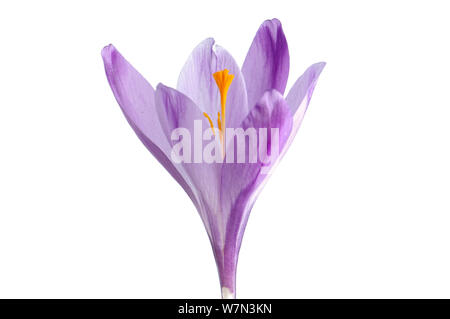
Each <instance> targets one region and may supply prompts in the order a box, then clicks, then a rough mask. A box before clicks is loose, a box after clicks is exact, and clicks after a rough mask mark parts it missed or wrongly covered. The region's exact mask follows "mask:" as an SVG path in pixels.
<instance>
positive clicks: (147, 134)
mask: <svg viewBox="0 0 450 319" xmlns="http://www.w3.org/2000/svg"><path fill="white" fill-rule="evenodd" d="M102 57H103V62H104V64H105V71H106V76H107V78H108V82H109V85H110V86H111V89H112V91H113V93H114V96H115V97H116V100H117V102H118V103H119V105H120V107H121V109H122V111H123V113H124V115H125V117H126V119H127V120H128V123H129V124H130V125H131V127H132V128H133V130H134V131H135V133H136V134H137V136H138V137H139V139H140V140H141V141H142V143H143V144H144V145H145V146H146V147H147V149H148V150H149V151H150V152H151V153H152V154H153V156H155V157H156V159H157V160H158V161H159V162H160V163H161V164H162V165H163V166H164V167H165V168H166V169H167V171H168V172H169V173H170V174H171V175H172V177H173V178H175V180H176V181H177V182H178V183H179V184H180V185H181V187H183V189H184V190H185V191H186V193H187V194H188V195H189V197H190V198H191V199H192V201H193V202H194V204H195V205H196V206H197V205H198V202H197V199H196V195H195V191H194V190H193V188H192V186H191V185H190V182H189V180H188V179H187V177H186V175H185V173H184V172H183V170H182V167H175V165H174V164H173V163H172V162H171V161H170V158H169V156H170V145H169V143H168V142H167V139H166V138H165V136H164V135H163V132H162V129H161V125H160V124H159V119H158V116H157V113H156V109H155V91H154V90H153V88H152V86H151V85H150V84H149V83H148V82H147V81H146V80H145V79H144V78H143V77H142V75H140V74H139V73H138V72H137V71H136V70H135V69H134V68H133V67H132V66H131V64H130V63H128V62H127V61H126V60H125V59H124V58H123V56H122V55H121V54H120V53H119V51H117V50H116V48H115V47H114V46H113V45H108V46H106V47H105V48H104V49H103V50H102Z"/></svg>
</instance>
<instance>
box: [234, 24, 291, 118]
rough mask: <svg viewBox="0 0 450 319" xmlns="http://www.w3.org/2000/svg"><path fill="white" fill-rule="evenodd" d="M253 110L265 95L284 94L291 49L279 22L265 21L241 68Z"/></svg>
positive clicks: (249, 104)
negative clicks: (268, 93) (271, 91)
mask: <svg viewBox="0 0 450 319" xmlns="http://www.w3.org/2000/svg"><path fill="white" fill-rule="evenodd" d="M242 73H243V74H244V78H245V85H246V87H247V96H248V106H249V108H250V109H251V108H252V107H253V106H254V105H255V104H256V103H257V102H258V101H259V99H260V98H261V96H262V95H263V94H264V92H266V91H268V90H271V89H275V90H277V91H279V92H280V93H281V94H283V93H284V90H285V88H286V83H287V80H288V75H289V50H288V45H287V42H286V38H285V36H284V33H283V29H282V27H281V23H280V21H278V20H277V19H273V20H266V21H264V23H263V24H262V25H261V26H260V27H259V29H258V32H257V33H256V35H255V38H254V39H253V42H252V44H251V46H250V49H249V51H248V53H247V57H246V58H245V61H244V64H243V66H242Z"/></svg>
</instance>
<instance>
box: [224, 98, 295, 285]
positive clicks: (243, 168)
mask: <svg viewBox="0 0 450 319" xmlns="http://www.w3.org/2000/svg"><path fill="white" fill-rule="evenodd" d="M242 127H243V128H244V130H245V129H247V128H252V127H253V128H255V129H256V130H257V131H258V129H259V128H266V129H267V131H268V134H267V139H262V140H261V139H260V140H259V141H258V145H264V144H266V143H267V144H268V149H270V147H271V145H272V144H274V141H272V140H271V137H270V136H271V135H270V129H271V128H278V129H279V148H280V154H281V153H282V151H283V149H284V147H285V145H286V141H287V139H288V137H289V135H290V132H291V129H292V116H291V112H290V110H289V108H288V106H287V103H286V101H285V100H284V98H283V96H282V95H281V94H280V93H279V92H278V91H276V90H272V91H267V92H266V93H265V94H264V95H263V97H262V98H261V100H260V101H259V102H258V103H257V104H256V105H255V107H254V108H253V109H252V110H251V111H250V113H249V115H248V116H247V118H246V119H245V120H244V122H243V124H242ZM234 150H235V152H234V154H236V152H237V145H236V139H235V143H234ZM246 151H247V154H246V156H247V157H246V158H247V159H248V156H249V154H248V152H249V149H248V148H247V150H246ZM278 160H279V157H273V158H272V159H271V161H270V162H269V163H265V162H263V161H261V158H260V157H259V156H258V160H257V162H256V163H250V162H249V161H248V160H247V161H246V162H245V163H233V164H228V163H224V164H223V167H222V180H221V202H222V212H223V213H224V214H226V216H227V217H226V219H227V228H226V236H225V245H224V247H223V248H221V247H215V256H216V262H217V265H218V269H219V276H220V280H221V284H222V287H226V288H228V289H229V290H230V291H231V292H234V291H235V271H236V266H237V259H238V254H239V249H240V245H241V241H242V236H243V234H244V229H245V226H246V224H247V219H248V216H249V214H250V210H251V208H252V207H253V203H254V201H255V200H256V197H257V195H258V194H259V191H260V190H261V187H262V185H263V184H264V183H265V181H266V179H267V178H268V176H269V175H268V174H266V173H267V172H268V169H270V168H272V167H273V166H274V165H275V164H276V163H277V162H278ZM263 169H266V171H264V170H263Z"/></svg>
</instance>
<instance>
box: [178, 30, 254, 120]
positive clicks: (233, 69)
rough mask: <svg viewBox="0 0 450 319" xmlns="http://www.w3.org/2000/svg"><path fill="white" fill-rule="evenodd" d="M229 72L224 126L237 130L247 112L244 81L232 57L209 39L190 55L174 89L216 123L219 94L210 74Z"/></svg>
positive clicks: (219, 107)
mask: <svg viewBox="0 0 450 319" xmlns="http://www.w3.org/2000/svg"><path fill="white" fill-rule="evenodd" d="M224 69H228V70H229V73H230V74H233V75H234V79H233V82H232V83H231V86H230V88H229V91H228V96H227V111H226V126H227V127H238V125H239V124H241V122H242V120H243V119H244V118H245V116H246V115H247V113H248V106H247V91H246V89H245V82H244V78H243V76H242V74H241V71H240V69H239V67H238V65H237V64H236V62H235V61H234V59H233V57H232V56H231V55H230V54H229V53H228V52H227V51H226V50H225V49H223V48H222V47H220V46H218V45H215V44H214V39H212V38H209V39H206V40H204V41H203V42H201V43H200V44H199V45H198V46H197V47H196V48H195V49H194V51H193V52H192V53H191V55H190V56H189V58H188V60H187V61H186V64H185V65H184V67H183V69H182V71H181V73H180V77H179V78H178V84H177V90H178V91H180V92H182V93H183V94H185V95H186V96H188V97H189V98H190V99H191V100H192V101H194V102H195V104H197V106H198V107H199V108H200V110H201V111H202V112H206V113H208V114H209V116H211V118H212V119H213V122H214V123H216V122H217V112H219V111H220V109H221V106H220V94H219V89H218V88H217V84H216V82H215V80H214V78H213V73H215V72H217V71H222V70H224Z"/></svg>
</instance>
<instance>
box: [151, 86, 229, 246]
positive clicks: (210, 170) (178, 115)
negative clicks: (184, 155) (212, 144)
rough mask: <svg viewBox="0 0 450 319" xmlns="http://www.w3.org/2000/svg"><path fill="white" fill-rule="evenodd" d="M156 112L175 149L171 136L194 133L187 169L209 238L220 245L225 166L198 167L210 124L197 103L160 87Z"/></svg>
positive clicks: (170, 89)
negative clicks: (183, 131)
mask: <svg viewBox="0 0 450 319" xmlns="http://www.w3.org/2000/svg"><path fill="white" fill-rule="evenodd" d="M155 99H156V106H157V107H156V108H157V110H158V115H159V119H160V121H161V126H162V129H163V132H164V133H165V135H166V138H167V141H168V142H169V143H170V144H171V145H174V144H176V143H178V141H173V140H172V139H171V135H172V132H173V130H175V129H177V128H184V129H187V130H188V131H189V132H190V135H191V136H190V137H191V146H192V147H191V150H192V154H191V157H190V159H191V162H190V163H187V162H183V163H182V164H181V165H183V168H184V169H185V172H186V173H187V175H188V177H189V180H190V181H191V182H192V184H193V186H194V187H195V189H197V190H198V193H199V199H200V207H199V208H198V211H199V214H200V216H201V217H202V220H203V222H204V224H205V227H206V230H207V232H208V235H209V236H210V238H211V241H213V242H219V241H220V240H221V238H219V233H221V231H220V227H222V228H224V226H221V225H220V224H219V223H218V222H219V220H218V219H217V217H214V218H212V217H213V215H215V214H216V213H217V212H218V211H219V177H220V167H221V164H217V163H212V164H207V163H205V162H204V161H201V162H200V163H195V162H194V161H195V158H194V156H195V155H194V152H195V148H199V149H200V151H201V150H203V149H204V147H205V145H206V144H207V142H208V141H203V139H202V134H203V131H204V130H205V129H207V128H208V127H209V123H208V121H207V120H206V118H205V117H204V116H203V114H202V112H201V110H200V109H199V108H198V107H197V105H195V103H194V102H193V101H192V100H191V99H190V98H189V97H187V96H186V95H184V94H183V93H181V92H179V91H177V90H175V89H172V88H169V87H167V86H164V85H162V84H159V85H158V87H157V89H156V98H155ZM195 121H199V123H200V124H201V127H202V128H201V130H200V131H199V132H200V135H199V136H196V133H195V131H196V130H195V128H194V125H195V124H194V123H195Z"/></svg>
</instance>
